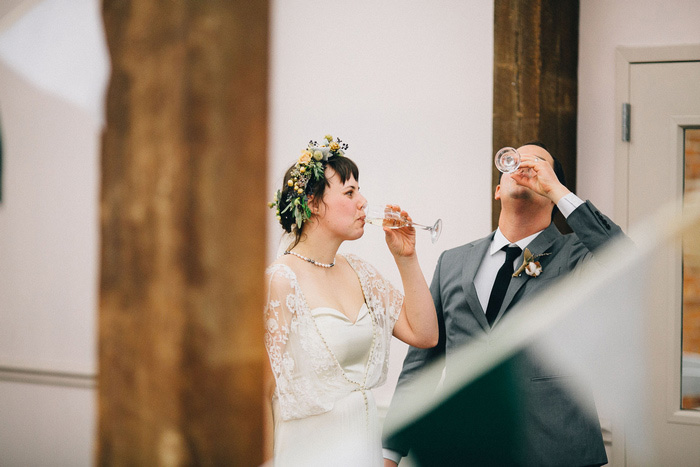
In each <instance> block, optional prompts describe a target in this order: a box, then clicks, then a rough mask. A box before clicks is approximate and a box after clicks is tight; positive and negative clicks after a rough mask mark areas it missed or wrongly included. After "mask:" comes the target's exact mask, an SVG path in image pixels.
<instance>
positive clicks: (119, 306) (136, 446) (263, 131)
mask: <svg viewBox="0 0 700 467" xmlns="http://www.w3.org/2000/svg"><path fill="white" fill-rule="evenodd" d="M268 10H269V5H268V0H249V1H246V2H228V1H224V0H219V1H207V2H188V1H182V0H177V1H167V2H166V1H155V2H141V1H136V0H104V1H103V18H104V23H105V30H106V36H107V42H108V47H109V54H110V58H111V65H112V74H111V79H110V84H109V89H108V96H107V111H106V112H107V115H106V128H105V132H104V137H103V148H102V187H101V190H102V191H101V237H102V238H101V242H102V243H101V264H100V271H101V274H100V310H99V366H100V371H99V382H98V407H99V421H98V434H97V453H96V463H97V464H99V465H183V464H188V465H195V464H196V465H201V464H205V465H259V464H260V463H261V462H262V436H263V435H262V397H261V394H262V369H263V365H265V364H267V363H266V355H265V350H264V348H263V345H262V335H263V330H262V319H261V316H262V306H263V284H262V275H263V271H264V267H265V264H264V261H265V214H266V209H264V206H265V203H266V201H267V194H266V191H265V190H266V183H265V177H266V140H267V110H266V109H267V80H268V78H267V73H268V71H267V70H268V62H267V60H268V58H267V57H268V27H269V26H268V23H269V12H268Z"/></svg>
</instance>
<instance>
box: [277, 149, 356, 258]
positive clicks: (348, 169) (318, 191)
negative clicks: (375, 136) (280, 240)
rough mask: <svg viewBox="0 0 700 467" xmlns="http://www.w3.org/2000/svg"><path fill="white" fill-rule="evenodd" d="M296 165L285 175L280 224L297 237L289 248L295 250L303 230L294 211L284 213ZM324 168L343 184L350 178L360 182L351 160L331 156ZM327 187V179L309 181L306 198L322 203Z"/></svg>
mask: <svg viewBox="0 0 700 467" xmlns="http://www.w3.org/2000/svg"><path fill="white" fill-rule="evenodd" d="M295 165H296V163H294V164H292V165H291V167H289V169H287V172H286V173H285V174H284V180H283V181H282V190H281V191H282V193H281V196H280V200H279V212H280V224H282V228H283V229H284V231H285V232H287V233H293V234H294V237H295V238H294V243H292V245H291V246H290V247H289V248H293V247H294V246H295V245H296V244H297V243H299V240H300V239H301V230H302V229H300V228H298V227H297V224H296V219H295V217H294V209H288V210H287V211H286V212H283V211H284V210H285V209H286V208H287V206H289V198H288V195H289V190H293V187H290V186H289V185H288V181H289V180H290V179H291V173H292V169H294V166H295ZM323 168H324V169H326V168H331V169H333V170H334V171H335V173H337V174H338V177H340V181H341V183H345V182H346V181H348V180H349V179H350V177H354V178H355V180H357V181H359V180H360V171H359V169H358V168H357V165H356V164H355V163H354V162H353V161H352V160H351V159H349V158H347V157H345V156H330V157H329V158H328V160H327V161H326V162H324V163H323ZM321 182H323V183H321ZM327 186H330V183H329V182H328V179H327V178H326V177H324V178H323V179H322V180H316V179H314V178H313V177H312V178H311V180H309V183H308V184H307V185H306V189H305V193H306V196H307V197H309V198H310V197H312V196H313V199H314V202H315V203H319V202H322V200H323V194H324V193H325V192H326V187H327ZM309 207H311V206H309Z"/></svg>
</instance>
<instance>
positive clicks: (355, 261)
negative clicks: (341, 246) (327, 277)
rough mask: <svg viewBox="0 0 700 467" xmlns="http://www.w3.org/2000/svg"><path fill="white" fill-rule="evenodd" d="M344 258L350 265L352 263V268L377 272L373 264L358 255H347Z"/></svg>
mask: <svg viewBox="0 0 700 467" xmlns="http://www.w3.org/2000/svg"><path fill="white" fill-rule="evenodd" d="M342 256H343V258H345V260H346V261H347V262H348V263H350V266H352V267H353V269H355V270H364V271H376V268H375V267H374V266H372V264H371V263H369V262H367V261H365V260H364V259H362V258H360V257H359V256H357V255H356V254H353V253H345V254H343V255H342Z"/></svg>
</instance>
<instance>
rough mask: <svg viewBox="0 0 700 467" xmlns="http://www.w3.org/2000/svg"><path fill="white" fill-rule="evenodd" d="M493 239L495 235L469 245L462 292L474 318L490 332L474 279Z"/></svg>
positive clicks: (466, 253)
mask: <svg viewBox="0 0 700 467" xmlns="http://www.w3.org/2000/svg"><path fill="white" fill-rule="evenodd" d="M492 239H493V233H492V234H491V235H489V236H488V237H486V238H482V239H481V240H477V241H475V242H473V243H470V244H469V245H467V247H466V250H465V253H464V262H463V264H464V267H463V269H462V290H463V291H464V297H465V299H466V301H467V305H468V307H469V309H470V310H471V312H472V313H473V314H474V317H475V318H476V320H477V321H478V322H479V324H480V325H481V327H482V328H483V329H484V331H486V332H489V331H490V330H491V326H489V323H488V321H486V314H485V313H484V309H483V308H482V307H481V303H480V302H479V296H478V295H477V293H476V287H475V286H474V277H475V276H476V272H477V271H478V270H479V266H480V265H481V261H482V260H483V259H484V255H485V254H486V250H487V249H488V247H489V245H490V244H491V240H492Z"/></svg>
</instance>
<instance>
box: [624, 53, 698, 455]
mask: <svg viewBox="0 0 700 467" xmlns="http://www.w3.org/2000/svg"><path fill="white" fill-rule="evenodd" d="M629 102H630V104H631V132H630V133H631V139H630V143H629V147H628V160H627V167H628V173H627V180H626V182H627V185H628V194H627V196H628V212H627V216H628V217H627V218H628V219H629V224H630V225H631V226H634V225H636V224H638V223H639V222H641V221H643V220H644V219H646V218H647V217H649V216H650V215H651V214H653V213H654V212H655V211H656V210H658V209H660V208H661V207H662V206H665V205H667V204H668V203H669V202H672V201H673V200H677V199H681V198H682V195H683V192H684V168H685V157H684V150H683V149H684V147H685V135H686V130H688V129H691V128H700V62H693V61H688V62H658V63H631V64H630V66H629ZM679 207H680V204H679ZM658 258H659V259H658V270H657V271H656V274H655V287H656V290H655V291H654V297H655V300H654V302H653V303H652V304H651V307H650V316H648V319H649V329H650V330H652V332H651V334H650V338H649V351H650V353H649V355H650V357H649V359H648V371H649V374H648V376H649V384H650V385H651V390H652V401H653V407H652V408H651V419H652V424H653V426H652V431H653V433H654V444H655V447H656V451H657V456H658V457H657V460H658V461H660V462H662V463H663V465H674V466H676V465H678V466H682V465H693V466H698V465H700V449H699V448H698V440H700V411H696V410H683V409H682V408H681V359H682V351H681V350H682V329H683V320H682V313H683V261H682V258H683V253H682V249H681V245H680V244H677V245H672V246H669V247H667V248H660V249H659V251H658ZM626 449H627V452H629V453H631V452H632V451H633V450H634V449H635V446H627V447H626ZM632 457H633V456H629V457H628V458H632Z"/></svg>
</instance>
